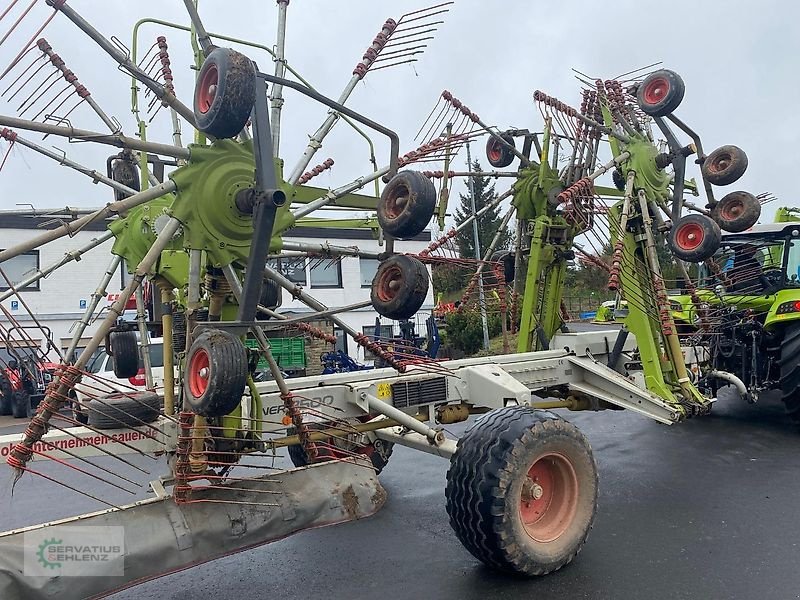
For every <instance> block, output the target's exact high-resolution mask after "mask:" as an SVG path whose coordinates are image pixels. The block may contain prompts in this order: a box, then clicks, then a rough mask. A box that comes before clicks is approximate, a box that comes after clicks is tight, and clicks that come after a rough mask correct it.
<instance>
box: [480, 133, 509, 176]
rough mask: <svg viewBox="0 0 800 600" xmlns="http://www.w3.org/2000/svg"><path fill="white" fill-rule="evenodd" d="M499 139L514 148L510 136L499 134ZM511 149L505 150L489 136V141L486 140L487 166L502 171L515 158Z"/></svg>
mask: <svg viewBox="0 0 800 600" xmlns="http://www.w3.org/2000/svg"><path fill="white" fill-rule="evenodd" d="M500 137H501V138H502V139H503V141H504V142H506V143H507V144H508V145H509V146H511V148H516V145H515V144H514V138H513V137H512V136H511V135H510V134H508V133H501V134H500ZM511 148H507V147H506V146H504V145H503V144H501V143H500V141H499V140H498V139H497V138H496V137H494V136H493V135H490V136H489V139H488V140H486V160H488V161H489V164H490V165H492V166H493V167H494V168H495V169H503V168H505V167H507V166H508V165H510V164H511V163H512V162H514V158H516V155H515V154H514V153H513V152H512V151H511Z"/></svg>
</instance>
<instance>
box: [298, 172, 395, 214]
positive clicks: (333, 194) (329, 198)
mask: <svg viewBox="0 0 800 600" xmlns="http://www.w3.org/2000/svg"><path fill="white" fill-rule="evenodd" d="M390 172H391V168H390V167H384V168H383V169H378V170H377V171H375V172H374V173H372V175H364V176H363V177H359V178H358V179H356V180H355V181H352V182H351V183H348V184H346V185H343V186H342V187H339V188H336V189H335V190H331V191H329V192H328V193H327V194H325V195H324V196H322V197H321V198H317V199H316V200H313V201H311V202H309V203H308V204H305V205H303V206H301V207H300V208H298V209H297V210H296V211H294V212H293V213H292V216H293V217H294V218H295V220H297V219H299V218H301V217H305V216H306V215H308V214H310V213H312V212H314V211H315V210H319V209H320V208H322V207H324V206H327V205H328V204H330V203H332V202H335V201H336V200H338V199H339V198H341V197H343V196H346V195H347V194H349V193H350V192H354V191H355V190H358V189H361V188H362V187H364V186H365V185H367V184H368V183H369V182H370V181H376V180H378V179H380V178H381V177H383V176H384V175H386V174H387V173H390ZM376 208H377V207H376Z"/></svg>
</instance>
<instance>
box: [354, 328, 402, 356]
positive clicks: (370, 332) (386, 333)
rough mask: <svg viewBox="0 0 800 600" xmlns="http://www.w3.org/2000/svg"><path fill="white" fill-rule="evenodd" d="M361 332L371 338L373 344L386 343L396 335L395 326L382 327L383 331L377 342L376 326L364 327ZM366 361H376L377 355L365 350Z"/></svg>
mask: <svg viewBox="0 0 800 600" xmlns="http://www.w3.org/2000/svg"><path fill="white" fill-rule="evenodd" d="M361 331H363V332H364V335H366V336H368V337H369V339H370V341H371V342H373V341H377V342H378V343H380V342H385V341H387V340H389V339H390V338H391V337H392V335H393V333H394V326H392V325H381V331H380V333H379V334H378V339H377V340H375V326H374V325H364V326H363V327H362V328H361ZM364 360H375V355H374V354H373V353H372V352H370V351H369V350H367V349H366V348H365V349H364Z"/></svg>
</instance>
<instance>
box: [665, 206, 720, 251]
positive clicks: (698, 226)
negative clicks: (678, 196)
mask: <svg viewBox="0 0 800 600" xmlns="http://www.w3.org/2000/svg"><path fill="white" fill-rule="evenodd" d="M721 240H722V232H721V231H720V230H719V225H717V224H716V223H715V222H714V221H712V220H711V219H710V218H708V217H707V216H705V215H687V216H685V217H681V219H680V220H679V221H678V222H677V223H675V225H673V226H672V231H670V233H669V238H668V242H669V247H670V249H671V250H672V253H673V254H674V255H675V256H676V257H677V258H679V259H681V260H685V261H687V262H695V263H696V262H702V261H704V260H705V259H707V258H710V257H711V256H713V254H714V252H716V251H717V249H718V248H719V245H720V242H721Z"/></svg>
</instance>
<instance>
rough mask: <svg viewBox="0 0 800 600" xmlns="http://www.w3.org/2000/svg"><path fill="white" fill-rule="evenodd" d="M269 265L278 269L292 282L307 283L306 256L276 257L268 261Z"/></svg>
mask: <svg viewBox="0 0 800 600" xmlns="http://www.w3.org/2000/svg"><path fill="white" fill-rule="evenodd" d="M267 265H269V266H270V267H272V268H273V269H275V270H276V271H278V272H279V273H280V274H281V275H283V276H284V277H286V279H288V280H289V281H291V282H292V283H296V284H298V285H307V283H308V280H307V278H306V259H305V258H291V257H283V258H274V259H271V260H268V261H267Z"/></svg>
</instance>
